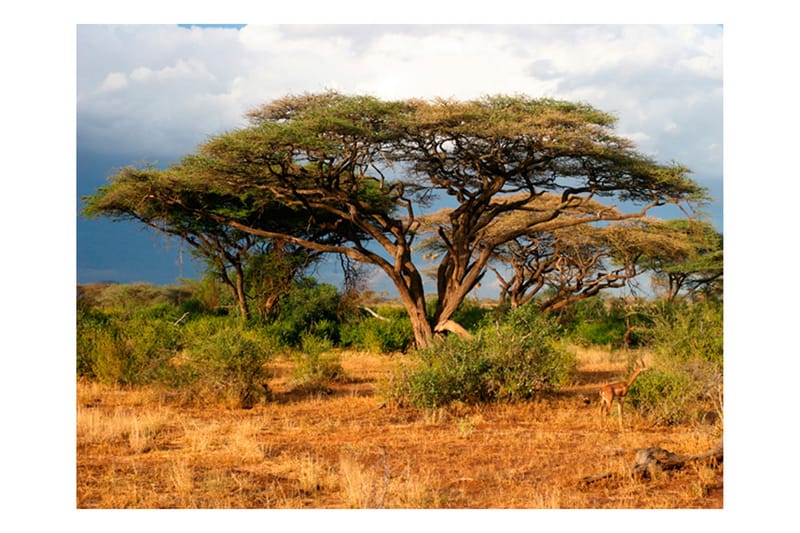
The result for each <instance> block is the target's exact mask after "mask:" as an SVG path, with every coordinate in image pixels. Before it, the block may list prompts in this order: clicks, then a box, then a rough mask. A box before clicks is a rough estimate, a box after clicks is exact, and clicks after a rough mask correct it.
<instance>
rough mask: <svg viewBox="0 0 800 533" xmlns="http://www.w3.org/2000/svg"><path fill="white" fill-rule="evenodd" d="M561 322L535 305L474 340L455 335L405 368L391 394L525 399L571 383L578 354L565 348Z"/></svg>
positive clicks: (433, 399)
mask: <svg viewBox="0 0 800 533" xmlns="http://www.w3.org/2000/svg"><path fill="white" fill-rule="evenodd" d="M559 332H560V329H559V326H558V325H557V324H556V323H555V322H554V321H553V320H552V319H550V318H548V317H547V316H545V315H542V314H539V313H538V312H537V311H536V310H535V309H534V308H533V307H532V306H522V307H520V308H518V309H515V310H513V311H511V312H510V313H509V314H508V316H507V317H506V318H505V319H504V320H503V321H502V322H500V323H498V324H494V325H490V326H487V327H486V328H484V329H483V330H482V331H481V333H480V334H479V336H478V337H477V338H476V339H473V340H464V339H461V338H458V337H455V336H449V337H446V338H445V339H441V340H439V341H437V342H436V343H434V345H433V346H431V347H429V348H427V349H424V350H420V351H418V352H417V353H416V355H417V357H418V359H417V361H416V362H415V363H414V364H411V365H408V366H405V367H403V368H401V369H400V372H399V376H397V379H396V380H395V385H394V388H393V389H392V390H390V391H388V394H389V395H390V396H391V397H394V398H396V399H398V400H400V401H408V402H410V403H411V404H412V405H415V406H418V407H439V406H443V405H446V404H448V403H451V402H455V401H460V402H465V403H478V402H484V401H498V400H508V401H516V400H525V399H529V398H532V397H533V396H534V395H535V394H536V393H537V392H540V391H543V390H548V389H551V388H556V387H559V386H562V385H563V384H565V383H566V382H567V380H568V378H569V376H570V375H571V374H572V372H573V370H574V367H575V363H576V361H575V357H574V355H573V354H571V353H570V352H568V351H566V350H564V349H563V348H561V347H560V346H559V343H558V336H559Z"/></svg>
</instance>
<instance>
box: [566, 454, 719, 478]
mask: <svg viewBox="0 0 800 533" xmlns="http://www.w3.org/2000/svg"><path fill="white" fill-rule="evenodd" d="M722 458H723V454H722V445H721V444H720V445H719V446H717V447H716V448H714V449H713V450H711V451H709V452H706V453H701V454H700V455H691V456H686V455H678V454H675V453H672V452H670V451H668V450H665V449H664V448H655V447H654V448H641V449H639V450H636V465H635V466H634V467H633V468H632V469H631V472H632V473H633V474H634V475H636V476H638V477H641V478H642V479H649V478H650V477H651V476H652V473H653V471H664V470H680V469H681V468H683V467H684V466H686V465H687V464H688V463H691V462H693V461H705V460H707V461H709V463H711V464H716V465H718V464H720V463H722ZM625 476H626V474H623V473H619V472H605V473H603V474H595V475H593V476H587V477H585V478H583V479H582V480H581V483H582V484H584V485H589V484H591V483H595V482H597V481H600V480H603V479H608V478H612V477H625Z"/></svg>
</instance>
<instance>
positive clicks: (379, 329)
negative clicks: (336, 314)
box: [341, 309, 414, 353]
mask: <svg viewBox="0 0 800 533" xmlns="http://www.w3.org/2000/svg"><path fill="white" fill-rule="evenodd" d="M380 314H381V316H382V317H384V318H386V319H385V320H381V319H380V318H376V317H366V318H360V319H358V320H355V321H350V322H347V323H345V324H343V325H342V328H341V343H342V346H351V347H353V348H356V349H359V350H365V351H371V352H377V353H391V352H405V351H406V350H407V349H408V348H409V346H411V344H412V343H413V342H414V330H413V329H412V327H411V321H410V320H409V319H408V315H407V314H406V313H405V311H404V310H402V311H400V312H398V311H395V310H392V309H388V310H383V311H381V313H380Z"/></svg>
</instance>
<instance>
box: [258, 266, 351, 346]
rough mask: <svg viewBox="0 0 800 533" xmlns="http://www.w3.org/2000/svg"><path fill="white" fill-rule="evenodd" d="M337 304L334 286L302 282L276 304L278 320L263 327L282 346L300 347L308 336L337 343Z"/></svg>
mask: <svg viewBox="0 0 800 533" xmlns="http://www.w3.org/2000/svg"><path fill="white" fill-rule="evenodd" d="M339 300H340V295H339V292H338V290H337V288H336V287H335V286H333V285H330V284H327V283H325V284H318V283H317V282H316V280H314V279H313V278H305V279H303V280H300V281H298V282H297V284H296V285H295V286H293V287H292V289H291V290H290V291H289V292H288V293H287V294H286V295H284V296H283V297H282V298H281V299H280V300H279V303H278V312H277V318H276V319H275V320H274V321H273V322H272V323H270V324H268V325H267V326H265V327H266V329H267V331H268V332H269V334H270V335H271V336H273V337H274V338H275V339H276V340H277V341H278V342H279V343H280V344H281V345H284V346H292V347H297V346H299V345H300V343H301V339H302V337H303V335H306V334H308V333H311V334H313V335H316V336H320V337H325V338H327V339H329V340H331V341H333V342H334V343H336V342H338V341H339V316H338V313H339Z"/></svg>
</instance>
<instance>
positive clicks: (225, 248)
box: [83, 166, 320, 320]
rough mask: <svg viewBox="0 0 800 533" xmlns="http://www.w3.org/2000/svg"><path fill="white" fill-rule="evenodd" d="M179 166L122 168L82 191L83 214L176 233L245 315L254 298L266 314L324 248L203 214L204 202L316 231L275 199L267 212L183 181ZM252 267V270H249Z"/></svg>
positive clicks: (197, 182)
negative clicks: (90, 192)
mask: <svg viewBox="0 0 800 533" xmlns="http://www.w3.org/2000/svg"><path fill="white" fill-rule="evenodd" d="M181 169H182V167H172V168H169V169H166V170H159V169H156V168H154V167H152V166H147V167H145V168H136V167H125V168H123V169H121V170H119V171H118V172H117V173H116V174H115V175H113V176H112V177H111V183H109V184H108V185H105V186H103V187H100V188H99V190H98V191H97V192H96V193H95V194H94V195H92V196H88V197H86V198H84V204H85V207H84V209H83V214H84V216H86V217H89V218H96V217H99V216H108V217H111V218H112V219H113V220H134V221H137V222H140V223H142V224H144V225H145V226H147V227H150V228H153V229H155V230H157V231H159V232H162V233H165V234H168V235H174V236H176V237H178V238H180V239H182V240H183V241H184V242H186V243H187V244H189V245H190V246H191V248H192V253H193V254H194V255H196V256H197V257H199V258H201V259H202V260H203V261H204V262H205V263H206V265H207V267H208V269H209V271H210V272H211V273H213V274H214V276H215V277H216V278H217V279H219V280H220V281H222V282H223V283H224V284H225V285H226V286H227V287H228V288H229V289H230V290H231V293H232V294H233V296H234V298H235V299H236V302H237V304H238V307H239V312H240V314H241V316H242V318H243V319H244V320H247V319H248V318H249V317H250V315H251V312H250V305H249V302H250V300H251V299H253V298H255V299H256V300H258V301H259V302H260V306H259V307H260V309H261V311H262V312H266V313H268V312H269V310H270V309H271V307H272V305H274V302H275V300H277V298H278V297H280V295H281V294H283V293H285V292H286V290H287V289H288V287H289V286H290V283H289V282H290V281H291V280H292V279H294V278H295V277H296V275H297V274H298V271H299V270H301V269H303V268H305V267H307V266H308V265H309V264H310V263H311V262H313V261H314V260H316V259H317V258H318V257H319V255H320V254H319V253H318V252H315V251H313V250H308V249H306V248H302V247H299V246H296V245H293V244H290V243H288V242H286V241H285V240H280V239H278V240H271V239H268V238H265V237H262V236H257V235H253V234H251V233H247V232H244V231H241V230H238V229H236V228H233V227H231V226H228V225H226V224H223V223H221V222H219V220H218V219H216V218H214V217H211V216H201V215H200V214H199V213H201V212H202V209H203V208H204V206H208V205H214V206H215V207H216V209H217V210H218V212H224V213H227V214H228V216H236V217H240V218H243V219H246V220H250V221H253V223H256V221H258V223H260V224H265V225H269V226H270V227H273V228H281V229H283V230H286V231H288V229H290V228H291V229H297V231H305V232H306V233H307V234H308V233H311V234H314V232H315V230H314V229H313V228H311V227H310V226H308V225H307V224H305V226H304V220H301V219H299V218H298V217H297V216H296V215H295V214H293V213H292V211H291V210H290V209H286V208H282V207H280V206H278V205H273V206H272V210H271V211H270V212H269V214H267V213H266V212H265V207H264V205H263V204H261V203H260V204H258V205H256V204H255V203H253V202H252V200H251V199H249V198H248V197H239V196H235V195H230V194H224V193H222V192H220V191H218V190H216V189H214V188H213V187H211V186H210V185H209V184H208V183H206V182H205V181H204V180H203V177H202V176H201V175H199V176H194V178H195V187H194V188H191V189H190V188H187V187H185V176H183V175H182V174H181ZM248 274H249V275H248Z"/></svg>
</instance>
